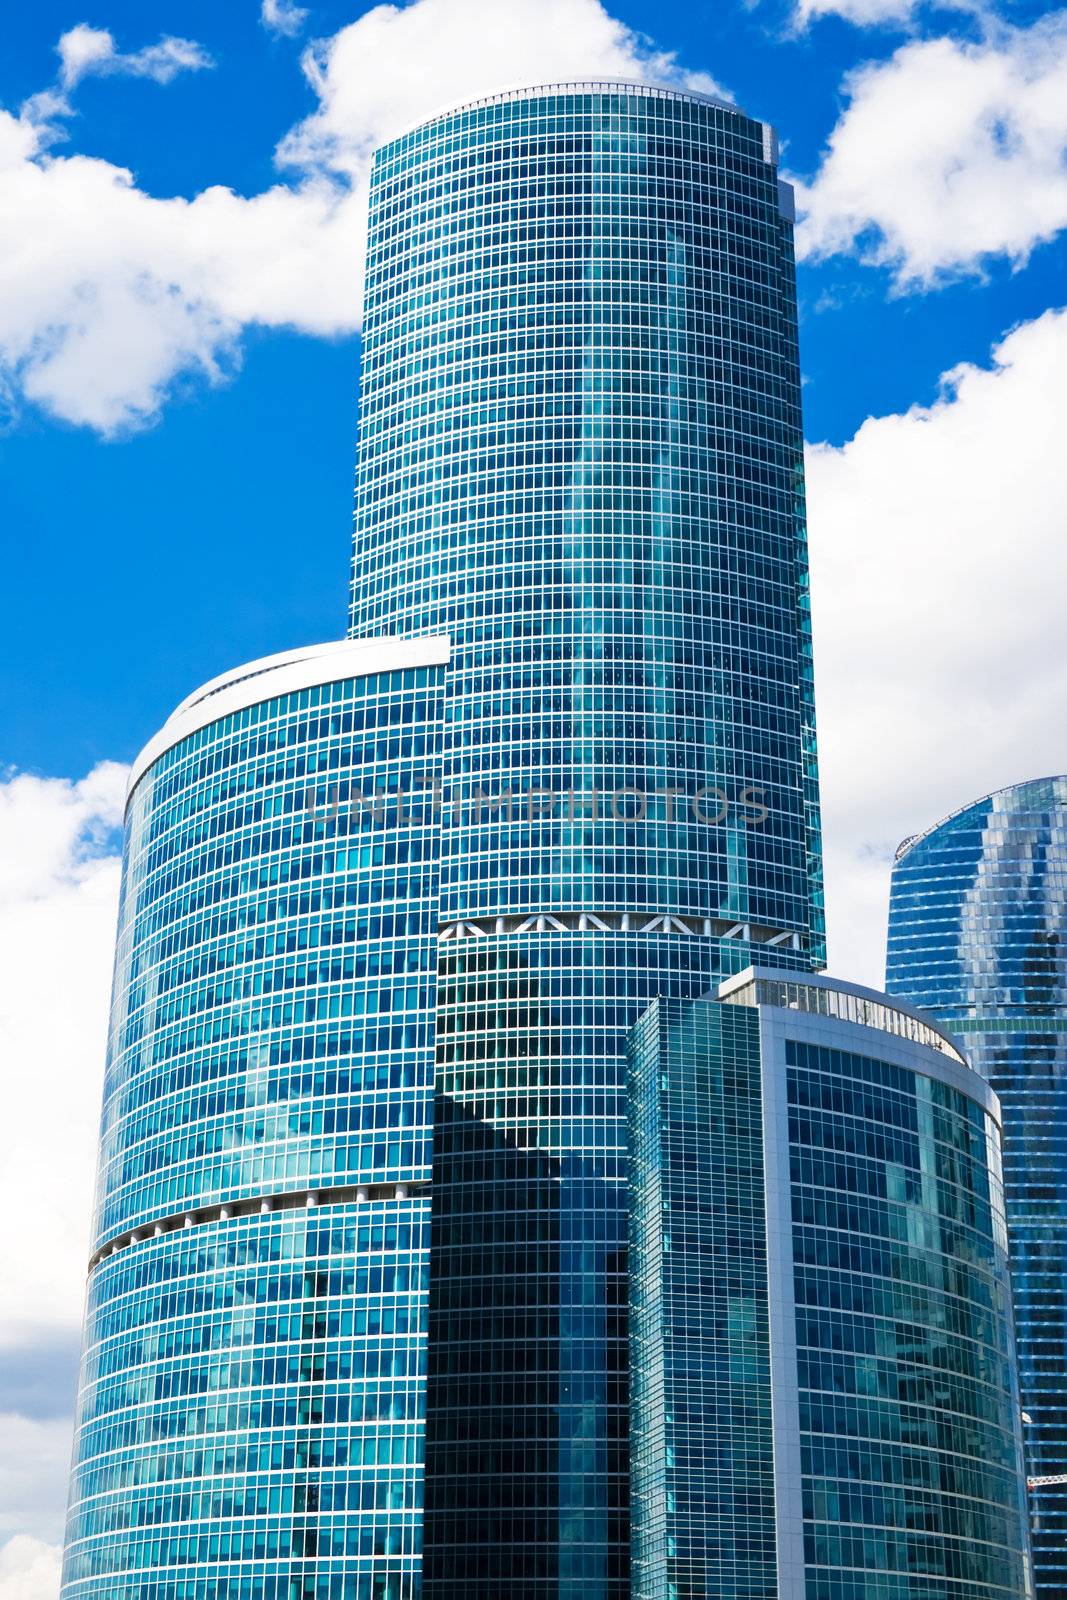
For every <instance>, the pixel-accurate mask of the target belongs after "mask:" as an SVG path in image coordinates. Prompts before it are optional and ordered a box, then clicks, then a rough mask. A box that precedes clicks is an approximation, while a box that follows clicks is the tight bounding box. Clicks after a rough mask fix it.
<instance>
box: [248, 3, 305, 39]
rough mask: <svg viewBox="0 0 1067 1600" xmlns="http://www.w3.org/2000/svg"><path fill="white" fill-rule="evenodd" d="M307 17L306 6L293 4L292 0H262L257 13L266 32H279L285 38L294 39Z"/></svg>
mask: <svg viewBox="0 0 1067 1600" xmlns="http://www.w3.org/2000/svg"><path fill="white" fill-rule="evenodd" d="M307 18H308V12H307V7H306V6H297V5H293V3H292V0H263V5H262V7H261V9H260V13H259V20H260V21H261V22H262V24H263V26H264V27H265V28H266V29H267V31H268V33H277V34H281V35H282V37H283V38H287V39H294V38H295V37H296V35H297V34H298V33H300V32H301V31H302V30H303V27H304V23H305V22H306V21H307Z"/></svg>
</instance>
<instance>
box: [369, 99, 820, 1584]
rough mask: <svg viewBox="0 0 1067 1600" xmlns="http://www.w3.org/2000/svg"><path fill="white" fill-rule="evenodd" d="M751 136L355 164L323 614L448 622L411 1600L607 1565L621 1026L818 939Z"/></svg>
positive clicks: (767, 288)
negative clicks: (337, 533) (422, 1440)
mask: <svg viewBox="0 0 1067 1600" xmlns="http://www.w3.org/2000/svg"><path fill="white" fill-rule="evenodd" d="M776 161H777V149H776V141H775V137H774V134H773V132H772V130H771V129H770V128H768V127H766V126H764V125H763V124H762V123H759V122H756V121H753V120H752V119H751V118H749V117H747V116H745V115H743V114H742V113H741V112H739V111H738V110H737V109H736V108H735V107H731V106H726V105H722V104H718V103H716V102H714V101H712V100H708V99H704V98H702V97H700V96H696V95H687V94H676V93H671V92H667V91H664V90H659V89H651V88H643V87H638V86H634V85H626V84H617V83H592V84H562V85H551V86H548V87H544V88H538V89H532V90H525V91H520V92H517V93H505V94H499V95H494V96H491V97H489V98H487V99H485V100H483V101H478V102H476V103H474V104H470V105H466V106H463V107H461V108H459V109H458V110H455V111H452V112H449V113H448V114H446V115H443V116H440V117H437V118H434V119H433V120H432V121H430V122H427V123H425V124H424V125H423V126H421V127H419V128H416V129H415V130H414V131H412V132H411V133H409V134H406V135H405V136H403V137H401V138H399V139H397V140H396V141H395V142H394V143H392V144H390V145H388V146H387V147H386V148H385V149H383V150H382V151H380V152H379V154H378V156H377V158H376V161H375V164H374V172H373V177H372V184H371V199H370V247H369V254H368V265H367V291H366V316H365V323H364V352H363V380H362V391H361V421H360V445H359V472H358V490H357V497H356V539H355V565H354V575H353V586H352V632H353V633H354V634H355V635H356V636H362V637H367V636H373V635H375V634H377V633H380V632H383V631H385V632H394V631H395V632H398V633H404V634H416V635H421V634H427V633H447V634H448V635H449V636H450V637H451V640H452V650H453V654H452V666H451V669H450V680H449V689H448V696H447V708H446V712H445V718H446V724H445V750H444V756H443V781H444V785H445V788H446V790H447V792H448V795H449V797H450V799H452V800H453V801H456V800H457V799H458V801H459V802H460V804H459V809H458V811H457V812H456V814H455V816H454V818H453V820H452V823H451V825H450V826H449V827H448V828H447V829H446V830H445V832H444V836H443V840H442V862H441V920H442V944H441V965H440V971H439V980H438V981H439V1012H438V1044H437V1103H436V1108H435V1156H434V1223H433V1230H432V1231H433V1239H432V1247H431V1248H432V1271H431V1281H432V1288H431V1296H430V1330H431V1332H430V1372H429V1391H428V1417H427V1437H428V1451H429V1453H428V1461H427V1483H426V1489H427V1508H426V1557H425V1560H426V1571H425V1583H426V1593H427V1595H428V1596H432V1597H433V1600H445V1597H449V1600H451V1597H455V1600H460V1597H463V1600H476V1597H485V1600H490V1597H491V1600H499V1597H500V1596H501V1595H508V1596H510V1597H513V1600H535V1597H536V1600H548V1597H549V1596H551V1597H552V1600H578V1597H579V1596H581V1597H582V1600H623V1597H624V1596H626V1595H627V1593H628V1576H627V1571H628V1559H629V1534H628V1513H627V1499H628V1471H627V1429H628V1415H627V1344H626V1300H627V1277H626V1236H627V1196H626V1187H625V1173H626V1162H625V1142H626V1122H625V1097H624V1076H625V1040H626V1033H627V1030H628V1028H629V1027H630V1026H631V1024H632V1023H633V1022H634V1021H635V1020H636V1018H637V1017H638V1016H639V1015H640V1013H641V1012H642V1011H643V1010H644V1008H645V1006H646V1005H647V1004H648V1002H649V1001H650V1000H651V999H652V998H653V997H655V996H657V995H673V996H677V997H682V996H692V995H696V994H699V993H701V992H703V991H704V990H705V989H706V988H707V987H708V985H709V984H710V983H712V982H713V981H714V980H716V979H717V978H718V977H719V975H720V974H723V973H728V972H731V971H736V970H739V969H740V968H741V967H744V966H746V965H747V964H748V963H749V961H750V960H751V959H752V949H753V946H754V945H757V944H758V945H760V946H761V947H762V948H763V949H766V950H769V952H770V955H769V957H768V959H771V960H773V959H774V958H775V956H776V955H777V956H779V957H780V958H783V959H784V958H786V957H788V958H789V959H790V960H791V961H792V962H793V963H794V964H795V963H796V961H797V960H798V959H800V960H802V961H810V962H815V961H817V960H818V959H819V958H820V954H821V950H822V919H821V898H820V876H819V865H818V863H819V848H818V826H817V812H816V774H815V766H814V755H815V752H814V730H813V713H812V695H811V674H810V635H809V628H808V591H807V560H806V547H805V527H804V504H803V464H802V438H801V420H800V387H799V373H798V367H797V350H796V304H795V290H794V278H793V255H792V221H791V218H792V210H791V204H790V200H791V196H790V192H789V191H788V189H787V188H785V187H784V186H783V185H781V184H780V182H779V179H778V171H777V165H776ZM753 792H755V794H756V795H758V798H759V800H760V802H761V806H760V807H759V808H757V809H755V810H754V809H753V808H752V807H751V806H750V805H747V804H746V803H745V800H744V798H743V797H744V796H745V795H746V794H747V795H748V796H749V797H750V798H751V796H752V794H753ZM513 794H517V795H518V796H519V797H520V799H519V800H518V801H512V800H511V799H509V795H513ZM483 796H484V797H485V798H484V799H483V798H482V797H483ZM762 806H766V808H767V809H766V813H765V814H763V812H762Z"/></svg>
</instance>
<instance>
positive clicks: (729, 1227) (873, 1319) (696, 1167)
mask: <svg viewBox="0 0 1067 1600" xmlns="http://www.w3.org/2000/svg"><path fill="white" fill-rule="evenodd" d="M629 1126H630V1144H631V1160H632V1201H631V1247H630V1311H631V1323H630V1337H631V1395H632V1411H631V1472H632V1502H631V1516H632V1529H633V1544H632V1550H633V1569H632V1572H633V1589H632V1594H633V1600H697V1597H698V1596H699V1597H705V1596H711V1595H714V1596H716V1597H717V1600H861V1597H862V1600H934V1597H936V1600H1028V1597H1029V1596H1031V1595H1032V1593H1033V1590H1032V1583H1031V1576H1030V1562H1029V1547H1028V1539H1027V1527H1026V1506H1025V1490H1024V1484H1023V1467H1022V1438H1021V1432H1020V1411H1019V1394H1018V1386H1017V1379H1016V1372H1015V1350H1014V1338H1013V1331H1012V1314H1011V1295H1010V1286H1009V1280H1008V1265H1007V1239H1006V1231H1005V1223H1004V1209H1003V1200H1002V1191H1001V1171H1000V1110H999V1106H998V1104H997V1098H996V1095H995V1094H994V1093H993V1092H992V1090H991V1089H990V1088H989V1086H988V1085H987V1084H986V1083H985V1082H984V1080H983V1079H981V1078H980V1077H979V1076H978V1075H977V1074H976V1073H974V1072H972V1071H971V1070H970V1069H969V1068H968V1067H967V1065H966V1063H965V1061H964V1059H963V1057H962V1056H961V1055H960V1053H959V1051H958V1050H957V1049H956V1047H955V1045H954V1044H953V1043H952V1042H951V1040H950V1039H948V1038H947V1037H946V1036H945V1035H944V1034H942V1033H940V1032H939V1031H938V1029H937V1028H936V1027H934V1026H933V1025H932V1024H931V1023H929V1022H927V1021H925V1020H924V1019H923V1018H922V1017H921V1016H920V1015H919V1014H918V1013H915V1012H912V1011H910V1010H908V1009H907V1008H906V1007H904V1006H902V1005H899V1004H898V1003H897V1002H896V1001H895V1000H891V999H889V998H888V997H886V996H885V995H879V994H874V993H872V992H871V991H869V990H864V989H858V988H856V987H854V986H852V985H845V984H840V983H837V982H834V981H833V980H830V979H827V978H822V977H817V976H814V975H812V974H810V973H788V972H785V973H783V972H781V971H779V970H775V969H771V968H767V969H749V970H748V971H747V972H744V973H742V974H740V975H739V976H738V977H736V978H731V979H729V980H727V981H726V982H725V983H723V984H722V985H721V986H720V988H719V998H718V999H714V998H706V999H701V1000H696V1001H685V1000H665V1001H656V1002H655V1003H654V1004H653V1005H652V1006H651V1007H650V1008H649V1010H648V1011H647V1012H646V1013H645V1015H644V1017H643V1018H642V1019H641V1021H640V1022H639V1023H638V1024H637V1026H636V1027H635V1029H634V1030H633V1032H632V1034H631V1040H630V1115H629Z"/></svg>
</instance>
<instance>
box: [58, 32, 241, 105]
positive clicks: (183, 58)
mask: <svg viewBox="0 0 1067 1600" xmlns="http://www.w3.org/2000/svg"><path fill="white" fill-rule="evenodd" d="M56 50H57V52H58V54H59V61H60V73H59V76H60V82H61V83H62V85H63V87H64V89H73V88H74V86H75V84H78V83H80V82H81V80H82V79H83V78H89V77H103V76H106V75H110V74H116V75H118V74H121V75H124V76H126V77H130V78H152V79H154V81H155V82H156V83H170V81H171V79H172V78H176V77H177V76H178V74H179V72H199V71H201V70H202V69H203V68H205V67H212V66H214V64H215V63H214V62H213V61H212V59H211V57H210V56H209V55H208V54H207V52H206V51H204V50H202V49H201V47H200V46H199V45H198V44H197V43H196V42H195V41H194V40H193V39H176V38H175V37H174V36H173V35H171V34H166V35H165V36H164V37H163V38H162V39H160V41H159V43H158V44H150V45H146V46H145V48H144V49H143V50H134V51H133V52H131V53H130V54H128V55H124V54H123V53H122V51H121V50H119V49H118V48H117V46H116V44H115V39H114V36H113V35H112V34H111V33H109V32H108V30H107V28H91V27H90V26H89V24H88V23H87V22H79V23H78V26H77V27H76V28H71V29H69V30H68V32H66V33H65V34H63V36H62V38H61V39H60V41H59V43H58V44H57V45H56Z"/></svg>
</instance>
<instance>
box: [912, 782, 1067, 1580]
mask: <svg viewBox="0 0 1067 1600" xmlns="http://www.w3.org/2000/svg"><path fill="white" fill-rule="evenodd" d="M886 984H887V986H888V987H889V988H890V989H891V990H893V991H894V992H895V993H898V994H902V995H906V996H908V998H909V999H911V1000H912V1001H913V1002H914V1003H915V1004H916V1005H920V1006H923V1007H925V1008H926V1009H927V1010H929V1011H930V1012H932V1013H933V1014H934V1015H935V1016H936V1017H938V1018H939V1019H940V1020H941V1021H942V1022H943V1023H944V1024H945V1025H946V1026H947V1027H949V1028H951V1029H952V1031H953V1032H954V1033H955V1034H957V1035H958V1036H959V1038H960V1039H961V1040H962V1041H963V1043H964V1044H965V1046H966V1049H967V1051H968V1054H969V1055H970V1058H971V1060H972V1062H973V1064H974V1065H975V1067H976V1068H977V1069H978V1070H979V1071H981V1072H982V1073H983V1074H984V1075H985V1076H986V1077H987V1078H988V1079H989V1081H990V1083H991V1084H992V1085H993V1087H994V1088H995V1089H996V1091H997V1094H998V1095H999V1096H1000V1100H1001V1102H1002V1105H1003V1111H1004V1186H1005V1198H1006V1205H1007V1215H1008V1225H1009V1230H1010V1239H1011V1265H1012V1284H1013V1290H1014V1297H1015V1319H1016V1327H1017V1335H1018V1344H1019V1366H1020V1387H1021V1392H1022V1403H1023V1406H1024V1408H1025V1410H1026V1413H1027V1415H1028V1416H1029V1417H1030V1418H1031V1419H1032V1421H1031V1422H1030V1423H1029V1424H1028V1425H1027V1427H1026V1444H1027V1451H1028V1470H1029V1472H1030V1473H1031V1475H1032V1476H1034V1477H1052V1476H1057V1475H1059V1474H1061V1473H1067V1287H1065V1286H1067V1009H1065V1007H1067V778H1065V777H1056V778H1041V779H1038V780H1036V781H1034V782H1031V783H1020V784H1016V785H1013V786H1012V787H1010V788H1007V789H1000V790H998V791H997V792H996V793H995V794H991V795H986V796H985V797H983V798H982V799H980V800H976V801H975V802H974V803H973V804H972V805H969V806H966V807H964V808H963V809H962V810H960V811H958V812H956V813H955V814H954V815H953V816H951V817H948V818H947V819H946V820H945V821H944V822H941V823H938V824H937V825H936V826H935V827H933V828H930V829H928V830H927V831H926V832H925V833H922V834H919V835H918V836H917V837H915V838H912V839H906V840H905V841H904V843H903V844H902V845H901V847H900V849H899V850H898V852H897V860H896V864H895V866H894V869H893V891H892V899H891V903H890V913H889V949H888V960H887V966H886ZM1031 1507H1032V1516H1033V1543H1034V1576H1035V1583H1036V1589H1037V1594H1038V1595H1039V1596H1040V1597H1043V1600H1060V1597H1061V1596H1062V1595H1064V1594H1065V1593H1067V1484H1053V1485H1047V1486H1041V1485H1039V1486H1036V1487H1035V1488H1034V1489H1033V1490H1032V1491H1031Z"/></svg>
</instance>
